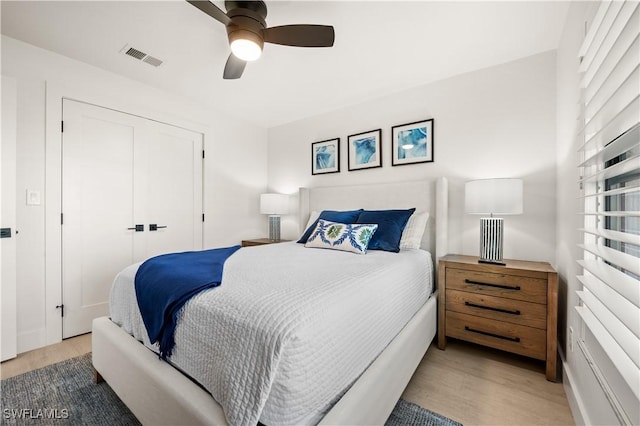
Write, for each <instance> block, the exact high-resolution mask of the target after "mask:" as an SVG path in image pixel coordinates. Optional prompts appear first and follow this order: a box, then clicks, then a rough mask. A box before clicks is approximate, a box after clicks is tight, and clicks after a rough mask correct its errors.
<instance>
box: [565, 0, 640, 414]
mask: <svg viewBox="0 0 640 426" xmlns="http://www.w3.org/2000/svg"><path fill="white" fill-rule="evenodd" d="M639 34H640V7H639V2H637V1H603V2H601V4H600V6H599V9H598V11H597V13H596V15H595V17H594V20H593V23H592V25H591V28H590V29H589V31H588V33H587V34H586V36H585V40H584V43H583V45H582V48H581V49H580V57H581V63H580V68H579V72H580V73H581V88H582V97H581V102H582V105H581V107H582V108H581V111H582V113H581V116H580V117H579V118H580V122H581V126H580V127H581V128H580V131H579V134H578V140H579V141H580V143H581V146H580V149H579V151H580V153H579V158H580V159H581V163H580V164H579V168H580V176H581V179H580V197H581V198H582V200H583V208H584V210H583V212H582V213H583V217H584V221H583V228H582V229H580V230H579V231H580V232H581V233H582V235H583V237H582V244H580V248H581V249H582V253H583V256H582V259H581V260H579V261H578V264H579V265H580V266H581V269H582V271H583V272H582V274H581V275H579V276H578V280H579V281H580V283H581V284H582V290H581V291H578V296H579V305H578V306H577V307H576V310H577V311H578V313H579V315H580V317H581V318H582V321H583V324H584V327H583V328H584V332H583V333H582V335H581V336H580V341H579V345H580V347H581V349H582V350H583V352H584V353H585V355H586V357H587V358H588V359H589V360H590V361H592V363H593V365H592V367H593V368H594V372H595V373H596V376H598V377H599V380H600V383H601V384H602V385H603V389H604V391H605V393H606V394H607V395H608V397H609V399H610V401H611V402H612V406H613V408H614V411H616V413H617V414H618V418H619V420H620V422H621V423H635V422H637V421H638V416H639V415H638V404H639V401H640V39H639ZM611 365H613V367H614V372H615V371H617V373H616V374H615V377H612V376H613V375H612V374H610V373H609V374H604V372H610V371H611Z"/></svg>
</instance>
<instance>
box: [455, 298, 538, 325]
mask: <svg viewBox="0 0 640 426" xmlns="http://www.w3.org/2000/svg"><path fill="white" fill-rule="evenodd" d="M446 308H447V311H455V312H460V313H462V314H469V315H476V316H479V317H483V318H489V319H495V320H498V321H507V322H511V323H514V324H520V325H526V326H527V327H535V328H540V329H543V330H544V329H546V328H547V307H546V305H541V304H539V303H530V302H523V301H522V300H513V299H505V298H502V297H495V296H487V295H485V294H478V293H468V292H466V291H458V290H449V289H447V295H446Z"/></svg>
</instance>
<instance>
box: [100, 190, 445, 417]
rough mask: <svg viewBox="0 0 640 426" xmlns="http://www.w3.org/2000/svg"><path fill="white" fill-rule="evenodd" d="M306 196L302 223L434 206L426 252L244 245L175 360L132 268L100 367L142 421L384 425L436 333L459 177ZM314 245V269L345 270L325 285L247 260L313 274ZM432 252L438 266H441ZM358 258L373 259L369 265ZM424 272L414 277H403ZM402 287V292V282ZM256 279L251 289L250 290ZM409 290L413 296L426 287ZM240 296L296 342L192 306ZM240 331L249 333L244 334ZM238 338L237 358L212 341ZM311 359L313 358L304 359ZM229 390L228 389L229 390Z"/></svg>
mask: <svg viewBox="0 0 640 426" xmlns="http://www.w3.org/2000/svg"><path fill="white" fill-rule="evenodd" d="M436 200H437V201H436ZM299 202H300V209H299V212H300V223H303V224H306V222H307V220H306V219H307V218H308V216H309V213H310V212H311V211H314V210H316V211H319V210H323V209H329V208H330V209H335V210H346V209H352V208H366V209H383V208H409V207H416V208H417V210H418V211H427V212H429V214H430V216H431V219H430V220H429V222H428V223H429V225H428V226H427V232H425V237H424V239H423V241H422V244H421V247H422V248H424V249H426V250H427V251H423V250H413V251H406V252H400V253H398V254H391V253H386V252H374V251H370V252H369V253H368V254H367V255H366V256H358V255H353V254H347V253H339V252H333V251H332V250H317V249H307V248H304V246H302V245H300V244H296V243H283V244H277V245H271V246H263V247H255V248H251V249H242V250H240V251H238V252H237V253H236V254H234V255H233V256H232V257H231V258H230V259H229V260H228V262H227V264H225V275H224V283H223V286H221V287H220V288H218V289H216V290H214V291H212V292H205V294H203V295H198V296H196V297H194V299H193V300H192V301H190V302H189V303H188V304H187V305H186V306H185V308H184V315H183V317H182V318H181V321H183V322H184V323H185V324H190V327H187V326H186V325H185V326H184V327H182V326H179V327H177V328H176V350H175V351H174V354H173V356H172V357H171V359H170V361H171V363H168V362H165V361H161V360H159V359H158V356H157V354H156V353H154V352H153V350H149V349H153V345H150V344H149V342H148V338H146V339H145V337H146V335H145V333H144V327H143V326H142V323H141V320H140V318H139V317H138V316H139V312H138V313H137V315H138V316H136V306H135V303H134V302H135V298H132V297H131V295H130V294H129V295H127V293H131V292H132V291H133V290H132V286H131V284H130V283H131V281H132V276H134V275H135V268H136V265H133V266H132V267H130V268H128V269H127V270H125V271H123V273H122V274H121V276H119V277H118V279H116V283H114V289H113V291H112V300H113V299H114V298H115V299H117V300H120V302H118V303H116V304H115V305H114V307H113V308H112V319H113V321H112V320H111V319H109V318H98V319H96V320H95V321H94V325H93V364H94V368H95V370H96V372H97V373H98V374H99V375H100V376H101V377H103V378H104V379H105V380H106V381H107V382H108V383H109V385H110V386H111V387H112V388H113V389H114V391H115V392H116V393H117V394H118V396H119V397H120V398H121V399H122V400H123V402H124V403H125V404H126V405H127V406H128V407H129V408H130V409H131V410H132V412H133V413H134V414H135V415H136V417H138V419H140V421H141V422H142V423H143V424H226V423H227V420H228V419H229V421H230V422H231V423H233V424H245V423H248V424H251V423H255V421H256V420H257V419H258V418H259V419H260V421H261V422H262V423H264V424H294V423H295V424H298V423H305V424H306V423H313V424H315V423H320V424H345V423H348V424H382V423H384V421H385V420H386V418H387V417H388V415H389V414H390V412H391V411H392V409H393V406H394V405H395V403H396V402H397V399H398V398H399V396H400V394H401V393H402V391H403V389H404V387H405V386H406V384H407V383H408V381H409V379H410V377H411V375H412V374H413V371H414V370H415V368H416V367H417V365H418V363H419V362H420V359H421V358H422V356H423V355H424V353H425V352H426V349H427V348H428V346H429V344H430V342H431V340H432V339H433V337H434V336H435V330H436V296H437V291H435V292H434V293H433V294H432V288H431V287H428V286H426V285H425V282H428V279H427V276H430V277H433V275H434V274H433V270H434V269H433V266H432V260H435V259H437V257H439V256H441V255H444V254H445V252H446V227H447V224H446V217H447V215H446V213H447V184H446V180H445V179H443V178H440V179H438V180H437V182H436V181H423V182H403V183H396V184H383V185H375V186H351V187H337V188H312V189H301V190H300V194H299ZM435 216H437V218H435ZM434 223H435V224H436V226H435V227H434V225H433V224H434ZM434 228H435V229H437V231H438V232H437V233H434V232H433V230H434ZM441 229H442V231H441ZM434 234H436V235H434ZM310 251H312V252H313V253H314V254H313V256H312V257H313V260H312V262H313V263H322V264H330V265H335V268H334V269H336V270H337V271H340V273H339V274H338V275H332V276H330V277H328V278H326V279H323V277H322V276H321V275H322V274H319V273H317V272H315V273H313V276H314V278H313V279H311V278H307V279H306V280H303V279H301V277H302V276H303V275H298V276H296V275H295V274H296V273H298V272H296V270H293V269H291V270H290V271H289V272H288V273H287V274H285V275H284V276H283V278H282V279H281V280H279V281H278V282H273V281H271V282H270V281H269V280H268V279H263V277H262V276H267V275H268V274H266V273H265V272H264V271H262V270H259V271H253V270H252V269H251V268H247V267H246V266H245V265H247V264H251V263H252V262H257V260H258V259H262V260H264V261H266V264H268V265H271V268H272V269H274V270H282V269H283V268H287V267H288V266H287V265H290V264H295V265H298V267H297V269H299V270H301V271H302V272H300V273H302V274H304V271H307V270H310V269H308V268H311V267H312V265H307V264H305V262H306V259H307V257H309V254H308V253H309V252H310ZM433 254H435V259H431V258H430V256H433ZM353 256H357V257H359V258H360V259H359V260H358V262H354V261H353V260H352V259H354V258H353ZM283 259H286V261H284V260H283ZM387 264H388V265H387ZM385 265H387V266H385ZM416 265H422V266H425V265H426V267H422V266H420V267H418V266H416ZM414 269H415V272H414V273H406V274H404V272H403V271H408V270H414ZM340 274H342V275H340ZM403 274H404V275H403ZM287 277H288V278H287ZM350 277H361V279H354V278H350ZM376 280H377V282H376ZM395 280H398V281H399V282H401V283H402V284H403V285H402V286H401V287H396V288H394V287H393V284H394V282H395ZM243 282H244V283H246V282H248V283H250V285H248V286H246V287H245V288H243V287H242V283H243ZM433 285H435V283H433ZM368 286H371V287H370V288H369V287H368ZM319 288H322V289H323V290H322V291H318V290H317V289H319ZM409 288H414V289H413V290H411V291H413V293H411V292H410V290H409ZM274 289H275V290H278V291H280V292H279V293H278V291H275V293H274ZM368 289H375V290H374V291H367V290H368ZM349 293H350V294H351V296H349ZM405 293H406V294H405ZM214 294H215V295H214ZM273 294H276V295H277V297H274V296H273ZM283 294H286V295H287V296H286V297H283ZM113 295H115V296H113ZM237 299H243V300H245V299H246V300H245V301H244V302H243V303H250V304H251V303H253V304H252V305H251V306H252V307H251V312H252V316H253V317H257V318H259V321H257V322H258V323H260V324H262V323H264V322H269V321H273V322H275V323H277V324H278V325H279V326H280V327H281V331H282V333H280V334H279V335H278V336H282V335H284V336H291V338H287V339H283V338H280V337H278V339H275V338H274V337H273V336H271V335H267V336H262V334H263V332H262V331H261V330H258V331H256V330H255V329H254V327H253V325H252V324H243V325H242V326H240V327H236V326H233V325H231V323H229V324H223V323H225V318H226V317H225V316H222V317H220V318H218V319H217V321H216V323H215V324H210V325H208V326H207V327H206V328H202V327H201V328H198V324H200V323H201V321H200V317H198V316H197V315H196V314H194V313H193V312H198V310H199V309H200V307H201V306H204V305H208V304H214V305H215V304H216V303H219V304H220V306H218V309H223V310H224V309H227V310H228V311H229V312H232V311H234V309H235V306H236V305H234V303H235V301H236V300H237ZM272 299H274V300H272ZM275 299H277V300H275ZM284 299H286V300H284ZM381 299H382V300H385V301H389V303H388V306H389V309H388V310H393V311H394V316H393V317H384V319H381V318H382V317H381V316H379V315H371V314H368V311H371V309H372V307H373V306H378V307H379V306H382V305H381V304H380V300H381ZM132 300H133V301H134V302H132ZM337 310H341V312H342V314H341V315H343V314H344V315H347V316H346V317H345V319H346V321H347V323H346V324H339V323H336V324H333V323H334V322H336V321H333V320H332V318H336V317H337V315H335V314H334V312H337ZM229 312H227V314H226V316H229V315H231V314H229ZM302 314H304V315H302ZM349 315H350V316H349ZM367 315H368V316H367ZM245 316H246V315H245ZM390 318H393V319H390ZM297 321H298V322H297ZM300 321H301V322H300ZM376 321H377V322H376ZM394 322H395V324H392V323H394ZM116 323H117V324H116ZM218 323H221V324H220V325H218ZM283 324H284V325H283ZM223 326H224V327H223ZM234 327H236V328H238V331H240V332H239V333H235V334H234V333H231V332H230V331H229V330H230V329H233V328H234ZM398 330H400V331H399V332H398ZM206 333H212V334H211V335H210V336H209V335H207V338H206V339H202V338H200V340H201V341H202V342H203V343H200V345H203V346H199V347H198V346H194V342H195V340H197V337H198V336H200V337H201V336H202V335H205V334H206ZM216 333H217V334H216ZM244 333H246V334H248V335H250V337H247V339H248V340H246V339H245V340H244V341H243V340H242V339H241V338H240V336H242V335H243V334H244ZM261 339H262V340H261ZM226 340H228V342H227V343H229V342H231V345H232V346H233V345H238V347H240V348H242V347H245V346H247V347H249V346H252V345H253V346H252V347H251V348H250V349H247V350H246V351H245V353H244V354H241V355H236V356H235V357H233V359H226V358H225V351H226V348H227V346H224V348H225V349H224V350H218V346H222V345H221V344H220V345H217V344H213V343H211V342H212V341H215V342H217V343H221V342H223V341H226ZM140 341H142V342H144V343H145V344H141V343H140ZM269 345H271V346H272V348H271V350H269V351H265V353H268V354H269V355H268V356H267V357H265V356H263V355H260V356H258V354H260V353H261V352H262V351H263V349H262V348H263V347H268V346H269ZM358 351H359V352H358ZM380 351H381V352H380ZM238 353H241V351H240V352H238ZM274 353H275V354H277V356H274V355H273V354H274ZM336 353H337V354H343V353H344V356H340V355H339V356H336ZM238 357H239V358H244V357H247V358H248V361H247V363H246V364H243V365H251V366H252V367H251V368H248V369H247V368H246V367H243V368H240V367H238V366H237V365H236V364H237V362H236V359H235V358H238ZM342 358H344V359H342ZM211 359H213V360H215V362H211ZM308 359H311V360H312V361H313V362H311V363H309V362H307V363H306V364H305V363H304V362H303V361H304V360H308ZM301 360H302V361H301ZM211 363H213V364H216V366H213V367H212V366H211ZM263 364H264V365H263ZM220 365H224V366H225V368H219V366H220ZM216 368H218V369H217V370H216ZM245 370H248V371H245ZM212 371H215V374H213V373H212ZM183 373H187V374H183ZM191 377H194V378H197V382H198V383H196V382H195V381H193V380H192V379H191ZM219 382H225V383H226V385H224V386H218V385H219ZM249 384H250V385H249ZM220 389H225V391H224V392H221V391H220ZM209 391H211V394H214V395H215V397H216V399H214V398H213V397H212V395H211V394H210V393H209ZM292 391H293V393H292ZM290 395H294V396H290ZM216 400H218V401H221V402H222V406H224V407H225V410H226V413H225V411H223V409H222V406H221V405H220V404H218V403H217V402H216ZM256 416H258V417H256ZM247 419H248V420H247Z"/></svg>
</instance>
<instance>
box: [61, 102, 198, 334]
mask: <svg viewBox="0 0 640 426" xmlns="http://www.w3.org/2000/svg"><path fill="white" fill-rule="evenodd" d="M63 121H64V124H63V126H64V131H63V133H62V136H63V137H62V218H61V219H62V292H63V294H62V300H63V305H64V315H63V333H62V335H63V338H67V337H71V336H75V335H78V334H82V333H86V332H89V331H91V321H92V320H93V319H94V318H97V317H99V316H104V315H108V314H109V291H110V288H111V284H112V283H113V279H114V277H115V276H116V274H117V273H118V272H120V271H121V270H122V269H123V268H125V267H126V266H128V265H130V264H132V263H136V262H141V261H144V260H145V259H148V258H149V257H152V256H155V255H158V254H162V253H170V252H179V251H187V250H200V249H202V148H203V147H202V144H203V141H202V134H200V133H196V132H192V131H189V130H185V129H182V128H178V127H175V126H171V125H168V124H164V123H159V122H156V121H152V120H148V119H144V118H141V117H138V116H134V115H130V114H126V113H122V112H119V111H114V110H110V109H106V108H102V107H98V106H95V105H89V104H85V103H82V102H76V101H71V100H64V101H63Z"/></svg>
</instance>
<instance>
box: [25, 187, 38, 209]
mask: <svg viewBox="0 0 640 426" xmlns="http://www.w3.org/2000/svg"><path fill="white" fill-rule="evenodd" d="M40 204H41V203H40V191H36V190H34V189H27V205H28V206H39V205H40Z"/></svg>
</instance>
